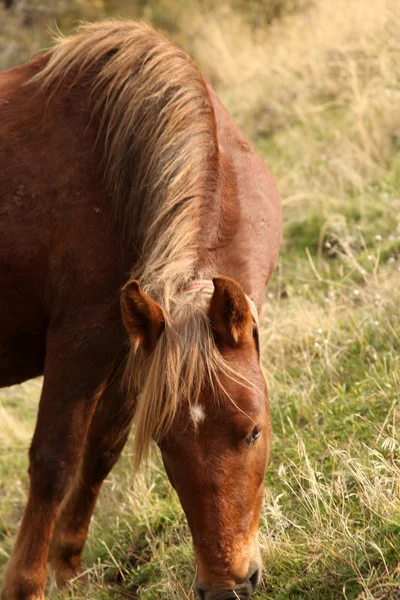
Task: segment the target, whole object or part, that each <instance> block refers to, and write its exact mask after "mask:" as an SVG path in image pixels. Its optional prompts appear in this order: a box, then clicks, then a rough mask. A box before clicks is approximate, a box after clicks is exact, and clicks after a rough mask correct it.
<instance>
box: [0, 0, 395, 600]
mask: <svg viewBox="0 0 400 600" xmlns="http://www.w3.org/2000/svg"><path fill="white" fill-rule="evenodd" d="M265 3H266V4H270V3H268V2H267V0H265ZM139 4H140V3H137V4H135V3H132V4H131V5H129V3H128V2H125V4H122V3H117V2H115V3H113V4H111V3H106V2H99V3H98V4H96V2H91V3H89V2H88V3H87V5H86V4H81V3H78V2H76V3H75V4H74V6H73V9H74V10H73V11H72V12H71V14H72V15H73V16H71V15H69V16H68V17H66V18H65V21H62V25H63V26H64V27H65V28H66V29H68V28H69V27H70V25H71V23H72V21H73V19H74V18H75V16H74V15H78V16H85V17H87V16H88V17H89V18H95V17H96V18H97V17H98V16H99V15H100V16H104V15H105V14H116V13H117V12H118V13H120V14H123V15H128V16H129V15H131V14H134V15H139V16H140V15H142V16H143V14H144V16H145V17H146V18H147V19H148V20H151V21H153V22H155V23H156V24H157V25H158V26H160V27H163V28H164V29H166V30H167V31H168V32H169V34H170V36H172V37H173V38H174V39H175V40H177V41H178V43H180V44H181V45H183V46H184V47H185V48H186V49H187V50H188V51H189V52H190V53H191V54H192V56H193V57H194V58H195V60H196V61H197V62H198V64H199V65H200V67H201V68H202V70H203V72H204V73H205V74H206V75H207V76H208V77H209V79H211V81H212V82H213V84H214V85H215V87H216V89H217V90H218V92H219V94H220V96H221V98H222V99H223V101H224V102H225V104H226V105H227V107H228V108H229V110H230V111H231V113H232V114H233V116H234V118H235V120H236V121H237V122H238V123H239V124H240V125H241V127H242V128H243V130H244V131H245V132H246V134H247V135H248V136H249V137H250V138H251V139H252V141H253V143H254V144H255V146H256V147H257V149H258V151H259V153H260V154H261V155H262V157H263V158H264V160H265V162H266V163H267V164H268V165H269V167H270V169H271V171H272V172H273V174H274V176H275V178H276V180H277V182H278V186H279V188H280V191H281V195H282V198H283V205H284V221H285V231H284V243H283V247H282V252H281V258H280V262H279V268H278V270H277V272H276V274H275V276H274V279H273V281H272V282H271V284H270V286H269V288H268V289H267V290H266V299H265V306H264V319H263V325H262V343H263V365H264V369H265V374H266V378H267V382H268V386H269V391H270V398H271V405H272V417H273V442H272V459H271V463H270V466H269V471H268V473H267V475H266V479H265V489H266V495H265V505H264V510H263V514H262V523H261V544H262V548H263V557H264V566H265V569H264V577H263V582H262V586H261V588H260V591H259V592H258V594H257V595H256V598H260V599H261V598H263V599H267V598H269V599H274V600H297V599H299V600H300V599H303V598H307V599H308V600H336V599H339V598H344V599H345V600H353V599H354V600H355V599H357V600H394V599H400V6H399V4H398V2H396V1H393V2H391V1H390V0H346V1H345V0H336V1H335V2H332V1H331V0H316V1H315V2H302V3H287V4H288V5H289V4H290V7H289V8H290V10H288V11H287V12H286V13H285V14H283V15H282V14H279V15H278V13H277V15H278V16H277V18H271V19H268V23H267V22H265V23H263V24H262V27H256V26H255V23H254V20H253V21H252V19H246V18H245V15H244V13H243V7H242V9H240V6H239V4H240V3H238V6H239V8H237V9H235V10H233V9H232V7H231V6H230V5H218V4H217V3H214V4H212V3H210V4H208V3H207V2H198V3H197V4H196V3H194V2H188V3H182V2H181V3H179V2H177V3H168V1H167V0H165V2H161V1H160V2H158V3H157V2H149V3H148V6H147V9H146V10H147V12H146V11H144V13H143V10H144V9H143V6H142V5H140V6H139ZM142 4H143V3H142ZM259 4H260V3H258V4H257V6H258V5H259ZM133 5H135V7H134V8H132V7H133ZM170 5H171V7H174V10H175V12H174V11H173V10H172V8H171V11H172V12H171V13H169V12H168V6H170ZM178 5H179V6H178ZM32 6H34V3H33V4H32ZM138 7H139V8H138ZM177 7H178V8H179V10H177ZM196 7H197V8H196ZM139 9H140V10H139ZM239 9H240V10H239ZM258 9H259V6H258ZM296 9H297V10H296ZM32 10H33V9H32ZM74 11H75V12H74ZM53 13H54V10H53ZM53 13H52V12H51V11H50V9H49V13H48V14H51V18H53V16H54V15H53ZM86 13H87V14H86ZM46 14H47V13H46ZM63 14H64V13H63ZM171 14H172V15H173V16H174V18H173V19H172V17H171V16H170V15H171ZM168 15H169V17H168ZM278 17H279V18H278ZM2 18H3V24H4V23H6V21H7V23H6V24H5V25H4V26H3V28H2V30H1V31H0V43H2V42H5V41H7V40H8V41H7V45H6V46H4V49H2V50H0V63H1V61H3V62H2V66H7V65H11V64H15V63H16V62H17V58H18V57H22V59H24V58H26V56H27V55H28V54H30V53H31V52H32V49H33V50H35V51H36V50H37V49H38V47H39V46H40V45H43V44H44V43H45V42H43V40H44V39H45V38H46V36H47V35H48V34H47V32H46V30H45V28H44V27H43V22H44V21H45V20H42V21H40V24H36V25H34V27H33V28H32V27H30V28H29V27H27V28H26V29H25V30H23V31H22V30H18V34H15V36H14V37H12V35H11V33H10V32H12V31H13V28H14V27H15V23H16V22H17V20H18V19H20V18H21V17H20V16H18V15H17V14H14V15H13V16H11V17H5V16H4V15H3V17H2ZM47 18H48V16H46V19H47ZM46 43H47V42H46ZM10 44H11V46H10ZM7 48H8V50H7ZM13 48H14V50H13ZM7 52H8V53H7ZM39 392H40V381H39V382H38V381H34V382H27V383H26V384H23V385H22V386H17V387H14V388H10V389H8V390H3V391H1V392H0V423H1V426H0V502H1V504H0V586H1V578H2V572H3V569H4V565H5V563H6V560H7V557H8V555H9V553H10V550H11V547H12V543H13V539H14V536H15V533H16V531H17V527H18V522H19V519H20V517H21V514H22V510H23V507H24V504H25V500H26V493H27V475H26V468H27V445H28V443H29V439H30V436H31V434H32V430H33V426H34V419H35V412H36V406H37V399H38V395H39ZM85 565H86V566H87V569H88V574H89V576H90V580H91V589H90V592H89V594H88V595H86V594H87V592H83V591H82V590H80V589H79V587H78V586H77V587H76V588H73V589H72V591H71V592H70V594H69V595H58V596H57V594H56V597H57V598H58V599H59V600H61V598H67V597H70V598H73V599H76V600H80V599H83V598H84V597H90V598H92V599H94V600H103V599H104V600H105V599H109V598H121V599H123V598H132V599H133V598H140V599H142V600H154V599H156V600H158V599H161V598H163V599H177V600H183V599H188V598H193V586H194V576H195V573H194V568H193V552H192V548H191V540H190V535H189V531H188V528H187V525H186V523H185V518H184V515H183V513H182V510H181V508H180V505H179V501H178V500H177V497H176V495H175V493H174V492H173V491H172V489H171V487H170V485H169V483H168V481H167V479H166V476H165V474H164V472H163V469H162V467H161V462H160V459H159V457H158V455H157V454H156V453H154V456H153V458H152V460H151V461H150V464H149V466H148V468H147V469H146V470H143V471H142V472H141V473H140V474H139V476H137V477H136V478H135V479H134V478H133V475H132V469H131V467H130V445H129V444H128V445H127V447H126V451H125V454H124V456H123V457H122V459H121V460H120V462H119V464H118V465H117V467H116V468H115V469H114V471H113V473H112V474H111V475H110V476H109V477H108V479H107V480H106V482H105V484H104V488H103V491H102V495H101V498H100V501H99V503H98V506H97V509H96V512H95V515H94V518H93V522H92V526H91V531H90V536H89V539H88V543H87V547H86V550H85Z"/></svg>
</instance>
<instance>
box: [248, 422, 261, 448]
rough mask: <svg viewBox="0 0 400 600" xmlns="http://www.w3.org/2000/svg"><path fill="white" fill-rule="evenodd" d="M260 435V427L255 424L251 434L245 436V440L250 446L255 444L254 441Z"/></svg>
mask: <svg viewBox="0 0 400 600" xmlns="http://www.w3.org/2000/svg"><path fill="white" fill-rule="evenodd" d="M260 435H261V427H260V426H259V425H256V426H255V427H254V429H253V431H252V432H251V434H250V435H249V436H247V438H246V442H247V445H248V446H251V445H252V444H255V443H256V441H257V440H258V438H259V437H260Z"/></svg>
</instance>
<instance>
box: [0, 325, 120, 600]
mask: <svg viewBox="0 0 400 600" xmlns="http://www.w3.org/2000/svg"><path fill="white" fill-rule="evenodd" d="M99 337H101V336H99ZM107 342H108V343H107ZM110 346H111V344H110V343H109V340H99V339H98V338H96V343H94V342H93V341H92V342H91V341H90V340H89V341H88V339H87V338H85V339H84V340H83V341H82V336H79V337H73V334H71V333H70V329H69V328H68V331H58V332H49V334H48V337H47V347H46V362H45V370H44V385H43V390H42V395H41V399H40V404H39V412H38V418H37V423H36V429H35V433H34V436H33V440H32V444H31V448H30V451H29V458H30V466H29V474H30V488H29V495H28V502H27V506H26V509H25V512H24V516H23V519H22V523H21V527H20V531H19V534H18V537H17V541H16V543H15V546H14V549H13V552H12V554H11V557H10V560H9V562H8V565H7V568H6V573H5V578H4V587H3V591H2V595H1V599H2V600H43V599H44V590H45V585H46V575H47V574H46V562H47V557H48V552H49V547H50V541H51V538H52V535H53V530H54V524H55V520H56V516H57V511H58V509H59V506H60V504H61V501H62V499H63V498H64V496H65V493H66V491H67V488H68V485H69V483H70V481H71V478H72V476H73V474H74V472H75V471H76V468H77V465H78V463H79V460H80V458H81V456H82V452H83V448H84V444H85V439H86V436H87V432H88V428H89V425H90V422H91V419H92V416H93V413H94V410H95V407H96V402H97V399H98V394H97V391H98V388H99V385H100V383H101V377H102V376H103V377H104V376H105V377H106V376H107V374H108V373H109V372H110V362H111V357H113V358H114V359H115V353H113V352H112V348H111V347H110ZM105 348H106V349H105Z"/></svg>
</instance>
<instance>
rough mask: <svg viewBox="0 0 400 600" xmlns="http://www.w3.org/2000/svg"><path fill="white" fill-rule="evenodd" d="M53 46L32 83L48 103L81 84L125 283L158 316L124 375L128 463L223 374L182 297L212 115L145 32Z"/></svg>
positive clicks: (195, 240)
mask: <svg viewBox="0 0 400 600" xmlns="http://www.w3.org/2000/svg"><path fill="white" fill-rule="evenodd" d="M56 42H57V45H56V47H55V48H54V49H53V50H52V51H51V53H50V56H49V60H48V62H47V63H46V65H45V66H44V68H43V69H42V70H41V71H40V72H39V73H38V75H36V76H35V77H34V80H36V81H38V82H39V83H40V85H41V86H42V89H44V90H45V91H47V92H48V94H49V97H50V99H51V97H52V96H53V95H54V94H55V93H56V92H57V90H58V89H60V88H61V87H62V89H63V91H64V93H68V89H70V90H73V89H74V88H76V87H77V86H80V85H85V86H87V85H89V93H88V96H87V97H88V103H89V108H90V110H91V114H92V115H95V116H97V118H98V120H99V135H98V139H97V143H98V144H100V145H101V144H102V145H103V147H104V150H103V154H104V160H105V174H106V180H107V183H108V186H109V189H110V193H111V197H112V202H113V209H114V212H115V217H116V219H117V220H118V223H119V225H120V228H121V232H122V233H123V236H124V239H126V241H127V243H128V244H131V247H132V248H133V246H134V248H135V251H136V252H137V255H138V257H139V259H138V262H137V264H135V265H134V266H133V269H132V273H131V274H132V277H133V278H135V279H137V280H139V282H140V284H141V286H142V288H143V290H144V291H145V292H146V293H147V294H149V295H150V296H151V297H152V298H153V299H154V300H156V301H157V302H158V303H159V304H160V305H161V307H162V309H163V311H164V316H165V322H166V326H165V329H164V331H163V333H162V335H161V338H160V340H159V341H158V343H157V346H156V349H155V350H154V352H153V353H152V354H151V356H145V355H144V354H143V353H142V352H141V351H140V349H139V350H136V349H135V348H131V349H130V354H129V357H128V361H127V365H126V369H125V383H126V384H127V386H128V388H130V391H131V393H137V392H139V393H140V396H139V398H138V401H137V407H136V410H135V416H134V424H135V442H134V444H135V456H136V463H137V464H139V462H140V459H141V458H142V457H143V456H144V455H146V453H147V450H148V448H149V445H150V442H151V439H152V438H154V439H156V440H159V439H161V437H162V436H163V435H164V434H165V433H166V432H167V431H168V429H169V427H170V426H171V424H172V421H173V419H174V417H175V415H176V412H177V410H178V407H179V405H180V404H181V403H182V402H183V401H187V402H189V403H190V404H194V403H196V402H197V400H198V398H199V396H200V389H201V387H202V385H203V383H204V381H205V380H206V381H208V382H210V383H211V385H216V382H217V381H218V379H219V374H221V372H222V373H225V374H227V373H229V374H230V375H231V376H233V374H232V373H231V370H230V369H229V366H228V365H227V364H226V363H225V362H224V360H223V359H222V356H221V354H220V353H219V351H218V349H217V347H216V345H215V342H214V336H213V333H212V331H211V326H210V324H209V321H208V318H207V310H206V308H207V304H208V303H207V300H206V299H205V298H204V297H203V295H202V294H198V295H196V298H195V299H194V298H191V299H190V302H189V301H188V298H187V297H185V296H184V295H182V290H184V288H185V286H186V285H187V283H188V282H189V281H191V280H193V279H195V278H197V277H198V276H199V273H200V271H199V269H200V265H199V259H200V254H201V253H200V249H199V246H200V239H201V234H202V231H201V227H202V222H204V217H205V215H208V217H209V216H210V211H212V212H214V214H215V211H217V210H218V207H216V205H215V203H216V196H217V193H216V192H217V190H218V189H219V186H220V185H221V181H220V180H219V171H220V169H219V152H218V141H217V133H216V122H215V117H214V110H213V106H212V103H211V99H210V96H209V93H208V90H207V86H206V83H205V81H204V79H203V77H202V76H201V74H200V72H199V71H198V69H197V67H196V66H195V65H194V64H193V63H192V61H191V60H190V59H189V58H188V57H187V56H186V54H185V53H184V52H183V51H182V50H180V49H179V48H177V47H176V46H175V45H174V44H172V43H171V42H169V41H168V40H167V39H166V38H164V37H163V36H162V35H160V34H159V33H157V32H156V31H155V30H153V29H152V28H150V27H148V26H146V25H144V24H141V23H140V24H139V23H136V22H132V21H126V22H125V21H117V22H113V21H105V22H101V23H96V24H88V25H82V26H81V27H80V28H79V29H78V32H77V33H76V34H75V35H74V36H72V37H68V38H63V37H58V38H57V39H56ZM88 82H89V83H88ZM216 221H218V216H217V219H216ZM208 222H209V221H208ZM219 225H221V223H219ZM217 235H218V234H217ZM211 272H212V268H211V270H209V271H207V273H206V274H207V275H208V276H209V275H210V274H211Z"/></svg>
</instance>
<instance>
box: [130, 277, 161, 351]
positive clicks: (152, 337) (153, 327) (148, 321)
mask: <svg viewBox="0 0 400 600" xmlns="http://www.w3.org/2000/svg"><path fill="white" fill-rule="evenodd" d="M121 314H122V320H123V322H124V325H125V329H126V331H127V332H128V335H129V337H130V340H131V343H132V345H133V346H134V348H135V350H136V349H137V348H143V350H145V351H146V352H152V351H153V350H154V348H155V345H156V343H157V340H158V338H159V337H160V335H161V333H162V331H163V329H164V326H165V321H164V313H163V310H162V308H161V306H160V305H159V304H157V302H154V300H152V299H151V298H150V297H149V296H148V295H147V294H145V293H144V292H143V290H142V288H141V287H140V285H139V282H138V281H135V280H132V281H128V283H126V284H125V285H124V287H123V288H122V290H121Z"/></svg>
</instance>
